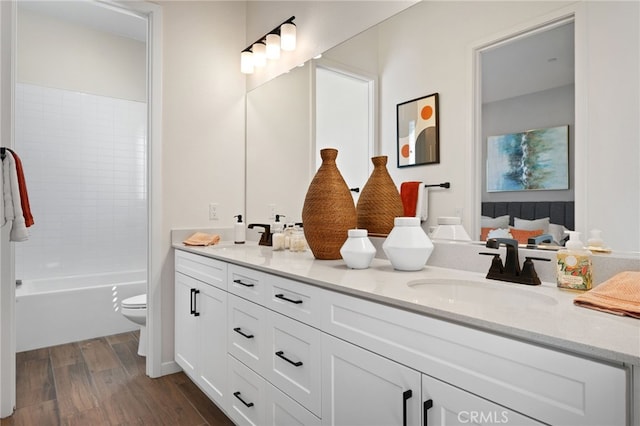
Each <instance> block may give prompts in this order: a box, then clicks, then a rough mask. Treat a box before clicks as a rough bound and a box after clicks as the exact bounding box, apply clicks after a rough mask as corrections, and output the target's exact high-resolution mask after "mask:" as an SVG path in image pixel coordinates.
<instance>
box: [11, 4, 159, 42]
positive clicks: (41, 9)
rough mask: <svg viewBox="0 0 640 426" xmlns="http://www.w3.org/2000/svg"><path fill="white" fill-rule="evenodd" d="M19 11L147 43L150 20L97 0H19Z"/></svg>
mask: <svg viewBox="0 0 640 426" xmlns="http://www.w3.org/2000/svg"><path fill="white" fill-rule="evenodd" d="M18 5H19V7H20V8H23V9H27V10H30V11H33V12H36V13H39V14H42V15H49V16H52V17H54V18H57V19H60V20H64V21H69V22H73V23H75V24H79V25H84V26H87V27H90V28H93V29H94V30H98V31H103V32H108V33H111V34H115V35H118V36H121V37H127V38H132V39H134V40H138V41H141V42H145V41H146V38H147V20H146V18H144V17H142V16H138V15H135V14H134V13H132V12H130V11H127V10H123V9H119V8H117V7H115V6H111V5H107V4H104V3H99V2H94V1H78V0H75V1H56V0H49V1H19V2H18Z"/></svg>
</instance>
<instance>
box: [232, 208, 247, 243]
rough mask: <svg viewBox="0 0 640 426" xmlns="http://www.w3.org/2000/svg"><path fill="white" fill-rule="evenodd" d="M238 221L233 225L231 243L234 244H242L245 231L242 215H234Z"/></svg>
mask: <svg viewBox="0 0 640 426" xmlns="http://www.w3.org/2000/svg"><path fill="white" fill-rule="evenodd" d="M234 217H237V218H238V221H237V222H236V223H234V224H233V242H234V243H236V244H244V239H245V233H246V230H245V228H244V223H242V215H241V214H239V215H236V216H234Z"/></svg>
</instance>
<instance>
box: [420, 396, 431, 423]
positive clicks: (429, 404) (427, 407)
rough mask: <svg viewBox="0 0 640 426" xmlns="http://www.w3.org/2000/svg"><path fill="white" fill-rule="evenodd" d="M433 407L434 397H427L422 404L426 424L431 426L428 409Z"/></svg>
mask: <svg viewBox="0 0 640 426" xmlns="http://www.w3.org/2000/svg"><path fill="white" fill-rule="evenodd" d="M431 407H433V399H427V400H426V401H425V402H424V404H422V417H423V418H424V426H429V419H428V418H427V411H429V408H431Z"/></svg>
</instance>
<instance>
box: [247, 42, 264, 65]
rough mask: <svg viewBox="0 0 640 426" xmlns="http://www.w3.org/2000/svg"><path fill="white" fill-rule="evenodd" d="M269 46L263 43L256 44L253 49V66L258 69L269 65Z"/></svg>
mask: <svg viewBox="0 0 640 426" xmlns="http://www.w3.org/2000/svg"><path fill="white" fill-rule="evenodd" d="M266 50H267V46H265V45H264V43H262V42H258V43H255V44H254V45H253V47H252V48H251V51H252V52H253V65H254V66H256V67H264V66H265V65H267V52H266Z"/></svg>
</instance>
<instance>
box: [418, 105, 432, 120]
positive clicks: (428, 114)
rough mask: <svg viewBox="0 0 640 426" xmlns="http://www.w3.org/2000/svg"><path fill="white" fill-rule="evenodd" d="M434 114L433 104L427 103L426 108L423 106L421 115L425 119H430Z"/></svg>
mask: <svg viewBox="0 0 640 426" xmlns="http://www.w3.org/2000/svg"><path fill="white" fill-rule="evenodd" d="M432 115H433V108H431V106H429V105H427V106H425V107H424V108H422V111H420V116H421V117H422V119H423V120H428V119H430V118H431V116H432Z"/></svg>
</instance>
